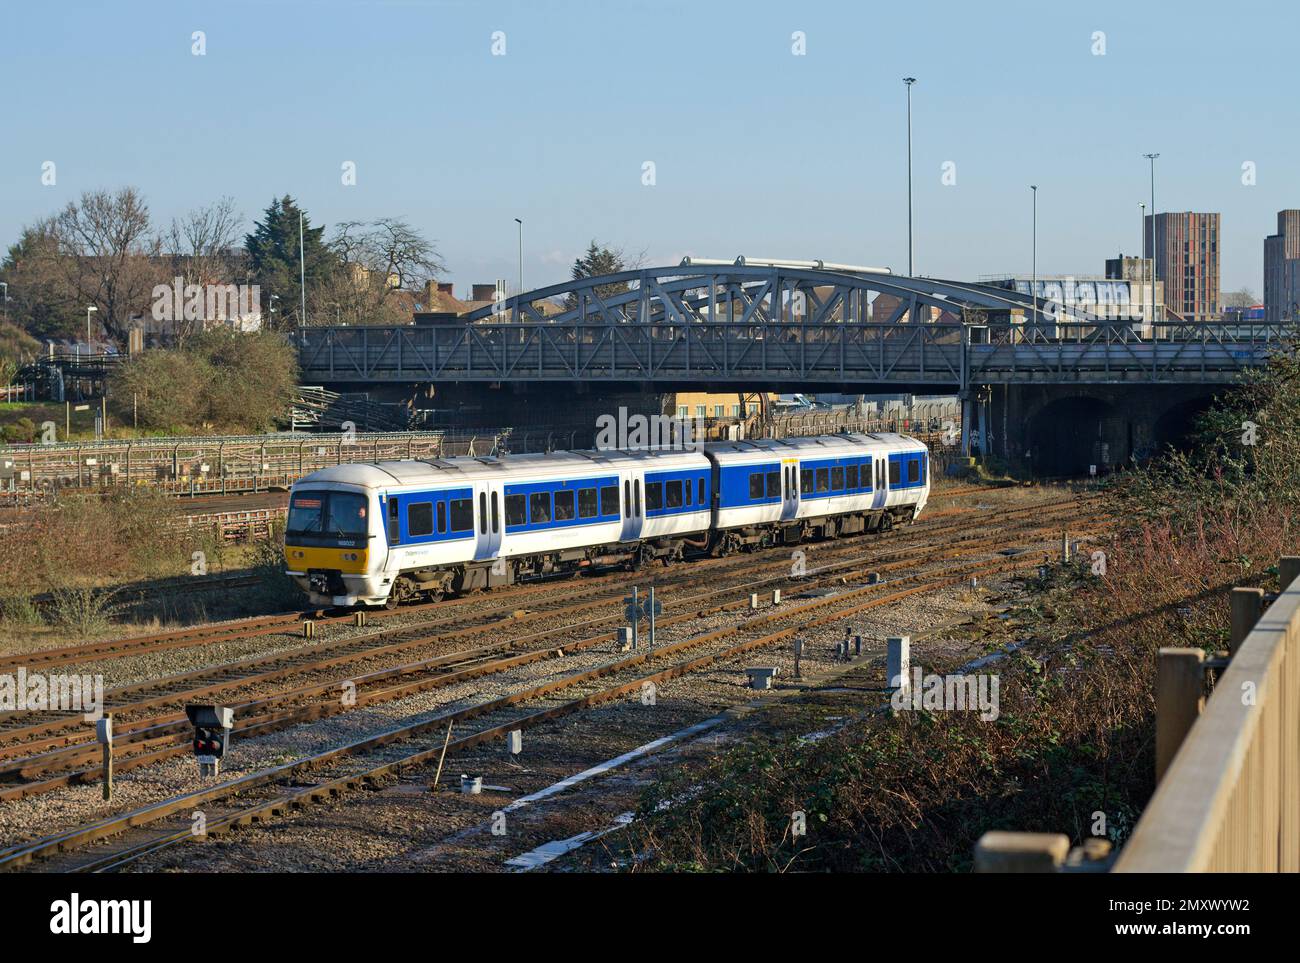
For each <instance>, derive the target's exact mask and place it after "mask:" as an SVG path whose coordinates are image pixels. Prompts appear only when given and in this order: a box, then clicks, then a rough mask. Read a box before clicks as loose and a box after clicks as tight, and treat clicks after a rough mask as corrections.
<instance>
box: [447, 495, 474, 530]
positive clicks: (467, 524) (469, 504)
mask: <svg viewBox="0 0 1300 963" xmlns="http://www.w3.org/2000/svg"><path fill="white" fill-rule="evenodd" d="M451 530H452V531H453V532H472V531H474V499H472V498H456V499H453V500H452V503H451Z"/></svg>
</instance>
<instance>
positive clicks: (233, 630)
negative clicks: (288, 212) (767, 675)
mask: <svg viewBox="0 0 1300 963" xmlns="http://www.w3.org/2000/svg"><path fill="white" fill-rule="evenodd" d="M993 490H995V489H991V488H989V487H987V486H984V485H972V486H968V487H962V488H956V489H950V490H947V491H943V492H940V493H938V494H936V495H934V496H932V497H933V498H935V499H939V498H960V497H965V496H967V495H974V494H980V493H988V492H990V491H993ZM950 514H951V513H950V512H942V511H939V512H931V513H929V514H927V515H926V516H925V517H924V518H923V519H922V520H921V521H920V522H918V523H917V525H916V526H915V527H914V530H915V529H923V528H925V527H926V526H927V525H928V524H929V523H931V522H934V521H937V520H939V519H942V518H945V517H948V516H949V515H950ZM692 564H699V563H698V562H697V563H692ZM221 577H222V576H213V577H212V578H218V579H219V578H221ZM599 578H602V577H601V576H595V577H592V576H588V577H587V578H586V579H584V584H585V585H587V586H591V585H592V584H593V583H594V582H595V581H596V579H599ZM603 578H604V579H605V580H607V581H608V580H615V579H619V578H624V580H626V577H625V576H621V575H606V576H603ZM564 580H565V579H564V578H563V577H559V578H545V579H539V580H537V581H529V582H525V583H521V584H519V585H515V586H511V587H509V588H505V589H497V590H494V591H492V592H488V593H479V594H474V595H466V596H461V597H459V598H453V599H444V600H443V601H440V602H427V603H419V604H416V605H405V606H402V607H401V608H400V609H399V610H397V611H396V612H395V613H393V612H385V611H375V610H372V611H370V612H368V613H367V615H368V617H369V618H371V619H376V620H380V621H382V620H383V619H385V618H387V617H389V616H392V615H394V614H396V615H409V614H412V613H416V612H420V611H426V610H432V609H435V608H436V609H437V611H439V612H445V611H449V610H452V609H455V608H458V607H461V606H470V605H475V604H484V603H485V602H489V601H490V602H493V603H496V602H501V603H504V602H509V601H513V600H515V599H526V598H528V597H530V596H531V595H535V594H537V593H538V592H545V591H548V590H550V589H552V588H553V587H554V585H555V584H557V582H560V581H564ZM194 584H197V579H196V580H195V581H182V582H178V585H180V586H182V587H184V586H189V585H194ZM306 618H311V619H313V620H315V621H318V622H320V623H323V624H330V623H338V622H345V621H348V620H349V619H351V618H352V616H351V614H339V615H332V616H331V615H328V614H326V612H325V611H323V610H319V609H317V610H312V611H303V610H295V611H292V612H281V613H276V614H273V615H264V616H254V617H252V618H248V619H237V620H232V621H228V622H220V623H217V624H214V625H202V626H193V627H190V628H185V629H178V630H173V631H168V632H160V633H154V634H149V635H143V636H134V637H129V638H122V639H114V640H110V641H105V642H90V643H84V644H81V645H73V646H64V647H61V648H57V649H47V650H43V651H38V652H30V653H19V654H16V655H6V656H0V672H3V671H6V670H10V669H17V668H19V667H27V668H29V669H31V668H37V667H40V668H48V667H53V666H56V665H71V664H84V663H89V662H95V661H103V660H106V659H118V658H126V657H130V656H136V655H143V654H147V653H150V652H158V651H163V650H165V649H169V648H184V647H190V646H200V645H204V644H208V643H218V642H230V641H234V640H237V639H243V638H252V637H255V636H260V635H268V634H273V633H275V632H280V631H284V630H286V629H287V628H289V627H292V626H294V625H297V624H298V623H299V622H301V621H302V620H303V619H306Z"/></svg>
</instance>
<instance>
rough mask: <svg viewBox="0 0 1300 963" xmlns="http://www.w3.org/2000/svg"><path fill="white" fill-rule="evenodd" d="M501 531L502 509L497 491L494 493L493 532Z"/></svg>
mask: <svg viewBox="0 0 1300 963" xmlns="http://www.w3.org/2000/svg"><path fill="white" fill-rule="evenodd" d="M499 531H501V511H500V509H499V508H498V507H497V493H496V492H493V493H492V534H493V535H495V534H496V533H497V532H499Z"/></svg>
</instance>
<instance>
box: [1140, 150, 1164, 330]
mask: <svg viewBox="0 0 1300 963" xmlns="http://www.w3.org/2000/svg"><path fill="white" fill-rule="evenodd" d="M1142 156H1143V157H1145V158H1146V159H1147V160H1149V161H1150V162H1151V323H1152V324H1154V323H1155V322H1156V158H1157V157H1159V156H1160V155H1159V154H1143V155H1142Z"/></svg>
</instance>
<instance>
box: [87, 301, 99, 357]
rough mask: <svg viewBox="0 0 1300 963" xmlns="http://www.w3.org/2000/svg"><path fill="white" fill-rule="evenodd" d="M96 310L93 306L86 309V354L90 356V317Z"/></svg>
mask: <svg viewBox="0 0 1300 963" xmlns="http://www.w3.org/2000/svg"><path fill="white" fill-rule="evenodd" d="M98 310H99V308H97V307H95V306H94V305H93V304H91V305H88V306H87V307H86V354H90V316H91V315H92V314H94V313H95V312H96V311H98Z"/></svg>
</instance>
